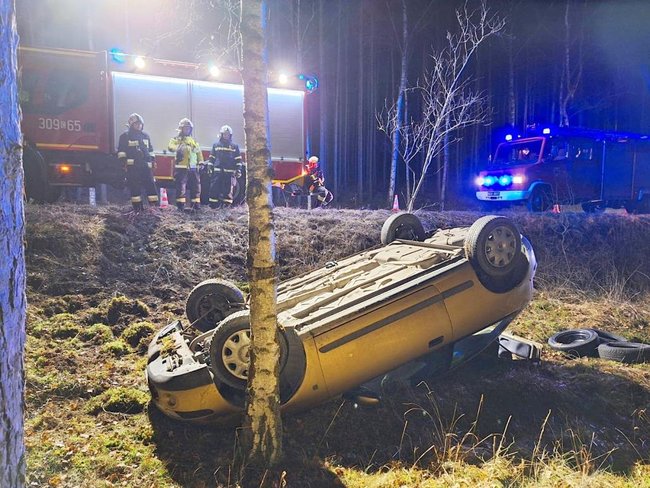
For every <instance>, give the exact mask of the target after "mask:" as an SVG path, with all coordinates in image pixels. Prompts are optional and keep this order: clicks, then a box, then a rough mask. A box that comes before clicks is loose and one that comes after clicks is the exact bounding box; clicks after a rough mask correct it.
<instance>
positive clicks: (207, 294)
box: [185, 279, 246, 332]
mask: <svg viewBox="0 0 650 488" xmlns="http://www.w3.org/2000/svg"><path fill="white" fill-rule="evenodd" d="M245 306H246V301H245V300H244V294H243V293H242V292H241V290H240V289H239V288H237V286H235V285H234V284H232V283H230V282H229V281H225V280H219V279H210V280H205V281H202V282H201V283H199V284H198V285H196V286H195V287H194V289H193V290H192V291H191V292H190V294H189V296H188V297H187V302H186V303H185V314H186V315H187V319H188V320H189V321H190V324H192V326H194V327H196V328H197V329H198V330H200V331H201V332H207V331H209V330H210V329H213V328H214V327H216V326H217V324H218V323H219V322H221V321H222V320H223V319H224V318H226V317H227V316H229V315H230V314H232V313H234V312H237V311H239V310H241V309H243V308H244V307H245Z"/></svg>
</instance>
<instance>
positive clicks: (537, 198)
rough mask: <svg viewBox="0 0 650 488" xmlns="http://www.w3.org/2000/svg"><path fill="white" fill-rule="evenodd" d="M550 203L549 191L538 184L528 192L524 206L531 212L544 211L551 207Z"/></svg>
mask: <svg viewBox="0 0 650 488" xmlns="http://www.w3.org/2000/svg"><path fill="white" fill-rule="evenodd" d="M551 203H552V198H551V192H550V190H549V189H548V187H546V186H543V185H538V186H536V187H535V188H533V191H532V192H531V193H530V196H529V197H528V201H527V202H526V207H527V208H528V210H529V211H531V212H546V211H547V210H548V209H549V208H550V207H551Z"/></svg>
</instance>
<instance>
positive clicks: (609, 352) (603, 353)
mask: <svg viewBox="0 0 650 488" xmlns="http://www.w3.org/2000/svg"><path fill="white" fill-rule="evenodd" d="M598 357H600V358H602V359H610V360H612V361H618V362H621V363H626V364H637V363H647V362H650V344H641V343H639V342H627V341H615V342H607V343H605V344H601V345H600V346H598Z"/></svg>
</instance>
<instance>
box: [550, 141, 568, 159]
mask: <svg viewBox="0 0 650 488" xmlns="http://www.w3.org/2000/svg"><path fill="white" fill-rule="evenodd" d="M568 156H569V145H568V144H567V142H566V141H554V142H553V144H552V145H551V159H552V160H553V161H561V160H562V159H566V158H567V157H568Z"/></svg>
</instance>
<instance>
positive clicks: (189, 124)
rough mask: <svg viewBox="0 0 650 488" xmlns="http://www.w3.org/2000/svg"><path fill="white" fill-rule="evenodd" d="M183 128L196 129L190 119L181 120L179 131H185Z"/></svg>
mask: <svg viewBox="0 0 650 488" xmlns="http://www.w3.org/2000/svg"><path fill="white" fill-rule="evenodd" d="M183 127H190V128H192V129H193V128H194V124H193V123H192V121H191V120H190V119H188V118H183V119H181V120H180V121H179V122H178V130H179V131H180V130H183Z"/></svg>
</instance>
